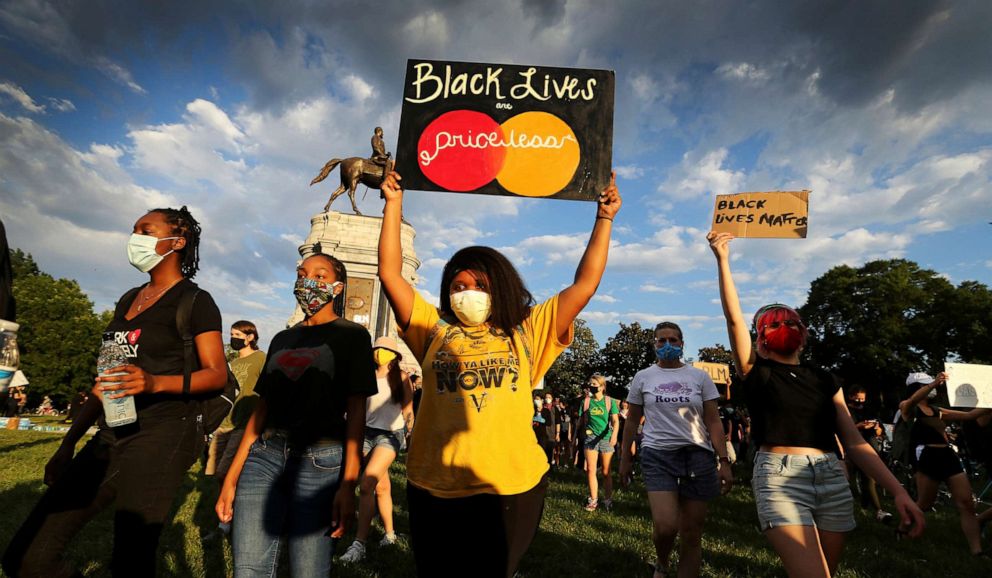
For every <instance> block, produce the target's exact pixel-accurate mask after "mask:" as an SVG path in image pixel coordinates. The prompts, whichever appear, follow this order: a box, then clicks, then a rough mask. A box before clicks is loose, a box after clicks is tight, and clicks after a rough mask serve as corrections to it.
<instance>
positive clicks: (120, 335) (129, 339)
mask: <svg viewBox="0 0 992 578" xmlns="http://www.w3.org/2000/svg"><path fill="white" fill-rule="evenodd" d="M139 337H141V330H140V329H135V330H133V331H115V332H114V343H116V344H117V345H118V347H120V348H121V351H123V352H124V355H126V356H127V358H128V359H130V360H134V359H137V357H138V338H139Z"/></svg>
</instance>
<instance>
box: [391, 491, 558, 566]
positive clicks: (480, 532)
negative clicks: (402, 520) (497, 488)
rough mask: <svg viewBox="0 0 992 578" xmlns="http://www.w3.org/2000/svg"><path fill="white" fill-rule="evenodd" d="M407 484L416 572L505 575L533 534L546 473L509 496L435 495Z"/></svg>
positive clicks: (543, 493) (520, 556)
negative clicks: (446, 496) (526, 487)
mask: <svg viewBox="0 0 992 578" xmlns="http://www.w3.org/2000/svg"><path fill="white" fill-rule="evenodd" d="M406 488H407V491H406V495H407V503H408V506H409V508H410V537H411V538H412V540H413V557H414V560H415V562H416V564H417V575H418V576H421V577H423V578H438V577H440V578H445V577H447V576H452V577H455V576H457V577H461V576H476V577H485V578H489V577H492V578H507V577H509V576H513V574H514V573H515V572H516V570H517V565H519V564H520V559H521V558H523V556H524V553H525V552H526V551H527V548H529V547H530V543H531V542H532V541H533V540H534V535H535V534H536V533H537V526H538V525H539V524H540V523H541V514H542V513H543V512H544V495H545V494H546V493H547V491H548V476H547V474H545V476H544V477H543V478H541V481H540V482H538V484H537V485H536V486H534V487H533V488H531V489H530V490H528V491H526V492H524V493H522V494H514V495H510V496H497V495H494V494H478V495H475V496H469V497H467V498H438V497H436V496H432V495H431V494H430V493H429V492H427V491H426V490H423V489H420V488H418V487H416V486H414V485H413V484H410V483H407V485H406Z"/></svg>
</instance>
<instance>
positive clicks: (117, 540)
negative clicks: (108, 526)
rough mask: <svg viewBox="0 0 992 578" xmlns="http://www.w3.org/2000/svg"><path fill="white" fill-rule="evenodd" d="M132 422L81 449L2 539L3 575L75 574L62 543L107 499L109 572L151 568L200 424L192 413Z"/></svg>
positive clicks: (53, 577) (140, 572)
mask: <svg viewBox="0 0 992 578" xmlns="http://www.w3.org/2000/svg"><path fill="white" fill-rule="evenodd" d="M142 425H143V426H144V427H141V426H142ZM125 427H126V426H125ZM135 429H137V430H138V431H136V432H135V433H133V434H131V435H127V436H125V437H120V438H118V437H117V436H118V435H119V432H118V434H117V435H115V432H113V431H110V430H104V431H101V432H100V433H99V434H97V435H96V436H94V437H93V439H91V440H90V441H89V442H88V443H87V444H86V445H85V446H84V447H83V449H82V450H80V451H79V453H78V454H77V455H76V456H75V457H74V458H73V460H72V462H71V463H70V464H69V466H68V468H67V469H66V471H65V472H64V473H63V475H62V476H61V477H60V478H59V479H58V480H57V481H56V483H55V484H54V485H53V486H52V487H51V488H49V489H48V491H47V492H45V494H44V495H43V496H42V498H41V500H40V501H39V502H38V504H37V505H36V506H35V507H34V510H32V511H31V514H30V515H28V518H27V520H25V522H24V524H23V525H22V526H21V528H20V529H19V530H18V531H17V534H16V535H15V536H14V538H13V539H12V540H11V542H10V545H9V546H8V547H7V551H6V552H5V553H4V555H3V569H4V572H6V573H7V575H8V576H11V577H12V578H13V577H25V578H26V577H33V576H39V577H40V576H44V577H46V578H57V577H60V576H74V575H79V574H78V572H77V571H76V569H75V568H72V567H70V566H69V565H68V564H67V563H66V562H65V561H64V560H63V559H62V555H63V553H64V552H65V550H66V546H67V545H68V543H69V542H70V541H71V540H72V538H73V537H74V536H75V535H76V534H77V533H79V531H80V530H82V528H83V526H85V525H86V523H87V522H89V521H90V520H91V519H93V517H94V516H96V515H97V514H99V513H100V512H101V511H102V510H103V509H105V508H107V507H108V506H110V505H111V504H113V505H114V550H113V559H112V561H111V571H112V572H113V575H114V576H118V577H123V576H128V577H131V576H154V575H155V562H156V558H155V556H156V550H157V549H158V539H159V535H160V534H161V532H162V527H163V525H164V524H165V522H166V517H167V516H168V515H169V511H170V510H171V509H172V502H173V499H174V498H175V496H176V492H177V491H178V490H179V487H180V486H181V485H182V482H183V478H184V477H185V474H186V471H187V470H188V469H189V467H190V466H191V465H192V464H193V462H194V461H195V460H196V457H197V456H198V455H199V453H200V451H201V449H202V447H203V431H202V427H201V426H200V425H199V422H198V420H197V419H196V415H195V414H194V415H190V416H188V417H186V418H182V419H177V420H172V421H167V422H162V423H159V424H154V425H148V424H140V423H139V426H138V427H136V428H135Z"/></svg>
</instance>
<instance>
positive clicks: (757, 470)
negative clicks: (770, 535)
mask: <svg viewBox="0 0 992 578" xmlns="http://www.w3.org/2000/svg"><path fill="white" fill-rule="evenodd" d="M751 487H752V488H753V489H754V501H755V504H756V505H757V508H758V521H759V522H760V524H761V529H762V531H764V530H767V529H769V528H775V527H778V526H815V527H817V528H819V529H821V530H826V531H828V532H849V531H851V530H853V529H854V528H855V526H856V525H857V524H856V523H855V522H854V498H853V497H852V496H851V488H850V486H849V485H848V481H847V477H846V476H845V475H844V466H843V464H841V463H840V460H838V459H837V456H836V455H835V454H832V453H830V454H811V455H792V454H773V453H768V452H760V451H759V452H758V453H757V454H756V455H755V457H754V476H753V477H752V478H751Z"/></svg>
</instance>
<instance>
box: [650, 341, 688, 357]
mask: <svg viewBox="0 0 992 578" xmlns="http://www.w3.org/2000/svg"><path fill="white" fill-rule="evenodd" d="M654 352H655V354H656V355H657V356H658V359H660V360H662V361H677V360H679V359H681V358H682V348H681V347H675V346H674V345H672V344H671V343H668V342H666V343H665V344H664V345H662V346H661V347H659V348H658V349H655V350H654Z"/></svg>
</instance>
